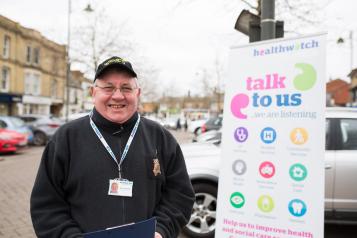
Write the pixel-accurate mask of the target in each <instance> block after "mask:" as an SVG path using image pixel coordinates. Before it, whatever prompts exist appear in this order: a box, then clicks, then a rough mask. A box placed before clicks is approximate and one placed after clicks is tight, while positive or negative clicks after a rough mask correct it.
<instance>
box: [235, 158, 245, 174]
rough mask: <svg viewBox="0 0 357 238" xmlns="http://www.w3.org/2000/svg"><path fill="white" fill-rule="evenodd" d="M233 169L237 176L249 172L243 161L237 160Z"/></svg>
mask: <svg viewBox="0 0 357 238" xmlns="http://www.w3.org/2000/svg"><path fill="white" fill-rule="evenodd" d="M232 169H233V172H234V173H235V174H236V175H242V174H245V171H247V165H246V164H245V162H244V161H243V160H236V161H234V163H233V165H232Z"/></svg>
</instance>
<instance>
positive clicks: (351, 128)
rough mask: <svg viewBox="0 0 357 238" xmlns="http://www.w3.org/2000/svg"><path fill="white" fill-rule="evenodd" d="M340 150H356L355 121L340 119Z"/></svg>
mask: <svg viewBox="0 0 357 238" xmlns="http://www.w3.org/2000/svg"><path fill="white" fill-rule="evenodd" d="M340 125H341V132H342V133H341V134H342V149H343V150H357V119H341V124H340Z"/></svg>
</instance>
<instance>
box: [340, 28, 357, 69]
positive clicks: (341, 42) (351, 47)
mask: <svg viewBox="0 0 357 238" xmlns="http://www.w3.org/2000/svg"><path fill="white" fill-rule="evenodd" d="M353 40H354V39H353V31H352V30H351V31H350V34H349V41H350V69H351V70H353V51H354V47H353ZM344 43H345V39H344V38H342V37H340V38H338V39H337V44H344Z"/></svg>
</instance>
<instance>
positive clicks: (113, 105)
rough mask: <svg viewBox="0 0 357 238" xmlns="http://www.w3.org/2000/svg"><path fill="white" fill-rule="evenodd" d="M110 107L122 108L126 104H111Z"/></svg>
mask: <svg viewBox="0 0 357 238" xmlns="http://www.w3.org/2000/svg"><path fill="white" fill-rule="evenodd" d="M109 107H110V108H113V109H121V108H124V107H125V105H124V104H109Z"/></svg>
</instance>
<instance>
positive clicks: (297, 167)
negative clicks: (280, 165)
mask: <svg viewBox="0 0 357 238" xmlns="http://www.w3.org/2000/svg"><path fill="white" fill-rule="evenodd" d="M289 173H290V177H291V178H292V179H294V180H295V181H303V180H304V179H305V178H306V176H307V169H306V167H305V166H304V165H302V164H293V165H292V166H291V167H290V169H289Z"/></svg>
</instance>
